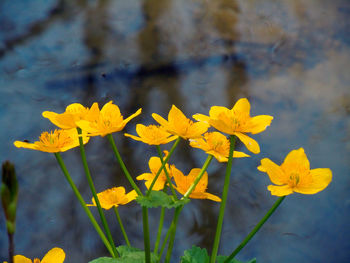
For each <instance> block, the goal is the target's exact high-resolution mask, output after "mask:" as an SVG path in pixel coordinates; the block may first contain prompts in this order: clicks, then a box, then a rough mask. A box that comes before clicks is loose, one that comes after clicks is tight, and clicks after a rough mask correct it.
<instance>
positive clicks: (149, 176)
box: [136, 153, 171, 191]
mask: <svg viewBox="0 0 350 263" xmlns="http://www.w3.org/2000/svg"><path fill="white" fill-rule="evenodd" d="M166 155H167V153H166ZM148 166H149V169H150V171H151V173H143V174H141V175H139V176H138V177H136V179H137V180H146V182H145V185H146V187H147V189H149V187H150V186H151V183H152V181H153V179H154V178H155V177H156V175H157V173H158V171H159V169H160V167H161V166H162V162H161V160H160V158H159V157H151V158H150V159H149V161H148ZM164 167H165V169H167V171H168V173H169V176H170V177H171V174H170V171H169V165H168V164H166V165H165V166H164ZM166 182H167V177H166V174H165V172H164V169H163V170H162V171H161V172H160V174H159V176H158V178H157V181H156V182H155V183H154V185H153V188H152V190H154V191H159V190H162V189H163V188H164V185H165V184H166Z"/></svg>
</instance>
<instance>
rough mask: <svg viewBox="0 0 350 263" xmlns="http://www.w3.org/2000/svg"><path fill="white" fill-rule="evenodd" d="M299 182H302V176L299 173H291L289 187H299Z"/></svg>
mask: <svg viewBox="0 0 350 263" xmlns="http://www.w3.org/2000/svg"><path fill="white" fill-rule="evenodd" d="M299 181H300V175H299V174H298V173H291V174H290V175H289V182H288V185H290V186H291V187H295V186H297V185H298V183H299Z"/></svg>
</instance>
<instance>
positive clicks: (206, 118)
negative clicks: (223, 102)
mask: <svg viewBox="0 0 350 263" xmlns="http://www.w3.org/2000/svg"><path fill="white" fill-rule="evenodd" d="M192 118H193V119H195V120H196V121H201V122H204V123H207V124H209V120H210V117H209V116H206V115H203V114H199V113H197V114H194V115H192Z"/></svg>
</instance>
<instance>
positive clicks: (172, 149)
mask: <svg viewBox="0 0 350 263" xmlns="http://www.w3.org/2000/svg"><path fill="white" fill-rule="evenodd" d="M180 140H181V137H178V138H177V139H176V141H175V143H174V144H173V146H172V147H171V149H170V152H169V154H168V156H167V157H166V158H165V160H164V162H163V163H162V166H161V167H160V168H159V170H158V172H157V174H156V176H155V177H154V178H153V181H152V183H151V185H150V187H149V188H148V191H147V193H146V196H149V195H150V193H151V191H152V189H153V186H154V184H155V183H156V181H157V179H158V177H159V175H160V172H161V171H162V170H163V168H164V166H165V164H166V163H167V162H168V161H169V159H170V156H171V155H172V154H173V152H174V150H175V148H176V146H177V145H178V144H179V142H180Z"/></svg>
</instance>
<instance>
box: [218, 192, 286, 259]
mask: <svg viewBox="0 0 350 263" xmlns="http://www.w3.org/2000/svg"><path fill="white" fill-rule="evenodd" d="M285 197H286V196H282V197H280V198H278V199H277V201H276V202H275V204H274V205H273V206H272V207H271V208H270V210H269V211H268V212H267V213H266V215H265V216H264V217H263V218H262V219H261V220H260V222H259V223H258V224H257V225H256V226H255V227H254V229H253V230H252V231H251V232H250V233H249V234H248V236H246V238H245V239H244V240H243V241H242V243H241V244H239V246H238V247H237V248H236V249H235V250H234V251H233V252H232V253H231V255H230V256H229V257H228V258H227V259H226V260H225V261H224V263H228V262H230V260H231V259H233V258H234V257H235V256H236V255H237V254H238V253H239V252H240V251H241V250H242V248H244V246H245V245H246V244H247V243H248V242H249V241H250V240H251V239H252V237H253V236H254V235H255V234H256V232H258V231H259V229H260V228H261V227H262V226H263V225H264V223H265V222H266V221H267V220H268V219H269V217H270V216H271V215H272V214H273V213H274V212H275V211H276V209H277V207H278V206H279V205H280V204H281V203H282V201H283V200H284V198H285Z"/></svg>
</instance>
